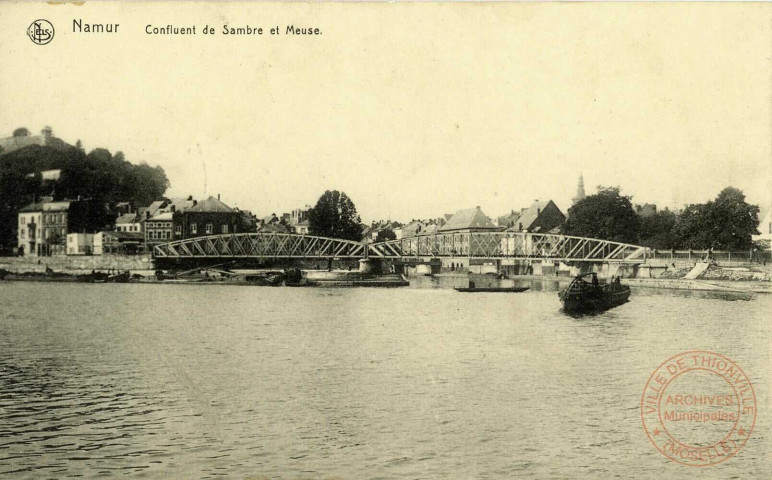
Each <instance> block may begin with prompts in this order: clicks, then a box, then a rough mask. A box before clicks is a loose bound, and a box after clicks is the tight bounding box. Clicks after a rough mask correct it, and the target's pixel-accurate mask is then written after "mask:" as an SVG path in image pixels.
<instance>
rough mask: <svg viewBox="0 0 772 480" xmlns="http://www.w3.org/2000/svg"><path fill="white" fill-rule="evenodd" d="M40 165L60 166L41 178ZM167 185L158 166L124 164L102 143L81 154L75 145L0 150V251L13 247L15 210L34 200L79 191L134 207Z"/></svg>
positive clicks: (121, 157)
mask: <svg viewBox="0 0 772 480" xmlns="http://www.w3.org/2000/svg"><path fill="white" fill-rule="evenodd" d="M45 170H61V176H60V178H59V180H58V181H56V182H50V181H44V180H43V179H42V177H41V175H40V172H42V171H45ZM30 174H31V175H30ZM168 187H169V180H168V179H167V177H166V173H165V172H164V170H163V168H161V167H151V166H149V165H147V164H146V163H141V164H139V165H135V164H132V163H129V162H128V161H126V159H125V158H124V155H123V153H122V152H118V153H116V154H115V155H113V154H112V153H110V151H109V150H106V149H104V148H97V149H94V150H92V151H91V152H89V153H88V154H86V153H85V152H84V151H83V150H81V149H79V148H76V147H71V148H66V149H55V148H52V147H49V146H40V145H30V146H28V147H24V148H21V149H19V150H15V151H12V152H9V153H7V154H3V153H2V152H0V252H3V251H6V252H7V251H8V249H9V248H13V247H15V246H16V229H17V225H16V223H17V213H18V211H19V209H20V208H21V207H23V206H24V205H27V204H28V203H31V202H32V201H33V199H39V198H40V197H41V196H44V195H52V196H53V197H54V200H64V199H76V198H78V197H79V196H80V197H81V198H93V199H94V200H95V201H96V202H97V203H99V204H103V205H113V204H115V203H117V202H130V203H132V204H133V205H134V206H135V207H139V206H144V205H148V204H150V202H152V201H153V200H156V199H158V198H160V197H162V196H163V194H164V193H165V192H166V189H167V188H168Z"/></svg>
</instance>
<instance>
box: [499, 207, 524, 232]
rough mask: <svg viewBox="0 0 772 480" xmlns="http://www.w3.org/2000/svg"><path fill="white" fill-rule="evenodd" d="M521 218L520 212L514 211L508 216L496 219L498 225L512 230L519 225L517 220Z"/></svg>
mask: <svg viewBox="0 0 772 480" xmlns="http://www.w3.org/2000/svg"><path fill="white" fill-rule="evenodd" d="M519 218H520V212H519V211H518V212H515V211H514V210H512V211H511V212H510V213H508V214H506V215H502V216H500V217H499V218H497V219H496V224H497V225H498V226H499V227H503V228H512V227H514V226H515V225H517V220H518V219H519Z"/></svg>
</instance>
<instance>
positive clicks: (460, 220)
mask: <svg viewBox="0 0 772 480" xmlns="http://www.w3.org/2000/svg"><path fill="white" fill-rule="evenodd" d="M497 230H500V228H499V227H497V226H496V225H494V224H493V222H492V221H491V219H490V218H488V216H487V215H486V214H485V213H484V212H483V211H482V209H481V208H480V207H479V206H478V207H475V208H469V209H466V210H459V211H457V212H456V213H455V214H454V215H453V216H452V217H450V219H449V220H448V222H447V223H446V224H445V225H443V226H441V227H439V228H438V229H437V232H438V233H446V234H448V233H452V234H459V235H458V236H456V235H454V236H453V242H450V243H449V244H448V245H449V246H448V247H447V248H450V251H449V252H448V253H450V254H452V255H453V256H452V257H450V258H443V260H442V267H443V268H445V269H447V270H450V271H458V270H462V271H463V270H465V269H466V270H470V271H477V272H483V273H484V272H486V271H487V270H491V269H492V270H494V271H495V269H496V263H495V261H491V260H478V259H470V254H471V248H472V246H471V245H470V242H469V240H470V238H469V235H464V234H468V233H478V232H495V231H497Z"/></svg>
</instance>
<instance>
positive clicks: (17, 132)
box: [13, 127, 29, 137]
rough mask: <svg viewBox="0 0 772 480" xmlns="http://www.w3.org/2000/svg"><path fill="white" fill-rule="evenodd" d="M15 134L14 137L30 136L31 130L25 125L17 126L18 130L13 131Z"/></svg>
mask: <svg viewBox="0 0 772 480" xmlns="http://www.w3.org/2000/svg"><path fill="white" fill-rule="evenodd" d="M13 136H14V137H26V136H29V130H28V129H26V128H24V127H20V128H17V129H16V130H14V131H13Z"/></svg>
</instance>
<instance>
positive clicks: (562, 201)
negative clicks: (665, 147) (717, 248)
mask: <svg viewBox="0 0 772 480" xmlns="http://www.w3.org/2000/svg"><path fill="white" fill-rule="evenodd" d="M16 128H26V127H16ZM16 128H14V129H12V130H11V132H13V130H15V129H16ZM44 128H51V126H50V125H46V126H45V127H44ZM28 130H30V134H31V135H37V134H38V132H36V131H35V130H34V129H33V128H29V129H28ZM11 135H12V133H9V134H8V135H2V136H0V138H5V137H10V136H11ZM54 137H55V138H58V139H61V140H63V141H64V142H65V143H67V144H70V145H75V143H76V142H78V141H80V142H81V143H82V144H83V148H84V149H85V151H87V152H89V151H91V150H93V149H96V148H105V149H107V150H109V151H110V152H111V153H112V154H115V153H117V152H119V151H121V152H124V154H125V152H126V151H125V150H123V149H121V148H115V147H112V146H98V145H94V146H89V144H88V143H86V142H85V141H84V140H83V138H85V137H78V138H77V139H76V140H71V139H65V138H61V137H59V135H58V130H54ZM127 160H129V161H130V162H131V163H133V164H139V163H141V162H143V161H145V160H137V159H132V158H127ZM148 163H149V164H150V166H153V167H154V166H156V165H159V166H161V167H162V168H164V162H158V163H156V164H153V163H150V162H148ZM164 169H165V170H166V168H164ZM167 175H168V173H167ZM580 177H581V178H582V180H583V186H584V191H585V194H586V195H588V196H589V195H592V194H594V193H596V191H597V186H604V187H620V188H621V190H622V194H624V195H630V196H632V197H633V203H634V204H638V205H644V204H653V205H655V206H656V207H657V208H658V209H660V210H662V209H665V208H667V209H669V210H679V209H682V208H683V207H684V206H685V205H687V204H689V203H702V202H705V201H708V200H711V199H712V198H713V197H715V194H714V195H713V196H711V197H707V198H703V199H695V200H694V201H688V202H680V201H679V200H678V196H677V195H674V196H673V197H672V199H671V201H669V202H668V201H667V200H664V201H663V200H662V199H659V200H658V199H648V200H643V199H640V198H639V196H638V195H636V194H635V192H631V191H628V190H627V189H626V188H625V187H624V185H618V184H614V183H613V182H605V183H604V182H600V183H598V182H593V181H592V180H589V181H588V179H587V176H586V175H585V174H584V172H583V171H579V172H578V173H577V176H576V177H575V178H574V179H573V182H574V184H573V187H572V189H571V190H570V192H568V193H566V192H564V191H561V192H552V193H551V192H549V191H547V190H546V189H545V190H544V195H543V196H542V197H535V198H532V199H530V200H528V199H526V200H524V201H523V202H522V203H521V204H512V206H511V207H510V208H508V209H504V210H501V211H499V210H491V209H489V208H487V207H488V205H486V204H485V202H484V201H483V198H486V194H481V195H480V197H478V198H476V199H475V198H472V202H475V201H476V202H477V203H471V204H458V205H456V206H451V207H450V209H448V210H447V211H443V212H438V211H434V212H428V213H426V214H424V215H418V216H415V215H413V216H399V215H392V216H385V217H383V216H382V217H378V216H369V215H368V214H367V213H366V212H364V214H363V211H362V209H361V208H360V207H359V206H358V208H357V211H358V213H359V214H360V216H361V217H362V222H363V223H365V224H370V223H373V222H378V221H383V220H392V221H396V222H402V223H408V222H410V221H412V220H426V219H431V218H437V217H440V216H442V215H445V214H454V213H456V212H457V211H459V210H464V209H468V208H472V207H476V206H480V207H481V208H482V210H483V211H485V212H486V213H488V214H489V216H491V218H497V217H498V216H502V215H505V214H508V213H510V211H515V212H517V211H519V210H521V209H525V208H528V207H529V206H530V205H531V204H532V203H533V202H534V201H536V200H539V201H542V202H544V201H549V200H552V201H554V202H555V204H556V205H557V206H558V207H559V208H560V209H561V210H562V211H563V212H568V209H569V208H570V207H571V206H572V205H573V197H574V196H575V195H576V191H577V186H578V181H579V178H580ZM169 181H170V184H171V186H170V188H169V190H168V191H167V192H166V194H165V196H166V197H167V198H186V197H189V196H192V197H194V198H198V199H206V198H208V197H210V196H215V197H216V196H218V195H222V196H223V200H224V201H226V203H228V204H229V205H231V206H232V207H234V208H238V209H241V210H246V211H250V212H252V213H253V214H255V215H256V216H257V217H258V218H263V217H267V216H269V215H271V214H275V215H278V216H279V217H281V215H282V214H283V213H288V212H291V211H292V210H295V209H298V208H300V209H304V208H307V207H313V206H314V204H315V202H316V200H317V199H318V197H319V195H321V194H322V193H323V192H324V191H326V190H335V189H336V188H330V187H324V186H323V185H319V190H318V194H316V195H314V194H313V193H312V194H311V195H310V196H309V198H308V200H307V201H305V202H304V203H302V204H300V203H299V204H296V205H293V206H278V207H276V208H275V209H273V210H271V209H270V208H266V207H264V206H263V205H265V203H262V204H261V205H245V204H241V203H239V202H238V200H237V199H233V198H232V195H231V192H230V191H228V190H225V189H218V190H217V191H212V188H207V190H204V189H203V188H200V189H199V190H197V191H196V189H195V187H193V188H191V189H187V188H185V187H178V188H175V179H174V178H169ZM204 182H205V183H206V180H204ZM545 183H548V182H545ZM565 183H566V182H561V184H560V186H561V187H562V186H563V185H564V184H565ZM729 185H730V184H725V185H723V186H722V187H720V188H724V187H725V186H729ZM731 186H736V187H737V188H739V189H740V190H743V191H744V193H746V196H747V197H748V199H749V201H750V202H751V203H755V204H757V205H759V206H760V208H761V209H762V211H766V209H767V208H769V206H770V205H772V197H770V202H768V203H766V204H765V203H764V202H763V200H760V201H758V202H756V201H754V198H753V195H752V194H749V192H748V191H746V190H745V189H743V188H742V187H739V186H737V185H731ZM338 190H341V191H345V190H344V189H338ZM719 191H720V190H719ZM717 193H718V191H717V192H716V194H717ZM497 196H498V193H497V192H493V197H494V198H495V197H497ZM520 197H521V198H522V197H523V196H522V195H521V196H520ZM488 198H490V195H488ZM353 200H354V201H355V204H357V205H358V202H357V201H356V198H354V199H353ZM269 203H270V201H269ZM488 203H489V204H490V205H494V204H497V203H498V204H500V203H501V202H495V201H494V202H490V201H489V202H488Z"/></svg>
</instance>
